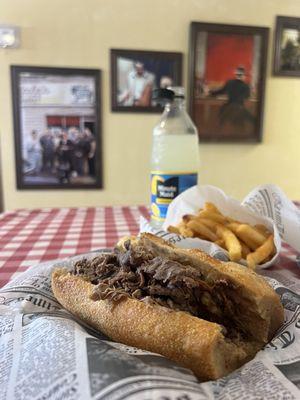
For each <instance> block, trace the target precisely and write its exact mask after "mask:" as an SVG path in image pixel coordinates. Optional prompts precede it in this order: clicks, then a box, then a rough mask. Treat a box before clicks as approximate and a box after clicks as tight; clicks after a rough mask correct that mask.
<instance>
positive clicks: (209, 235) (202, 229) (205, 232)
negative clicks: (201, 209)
mask: <svg viewBox="0 0 300 400" xmlns="http://www.w3.org/2000/svg"><path fill="white" fill-rule="evenodd" d="M187 227H188V228H190V229H191V230H192V231H193V232H195V233H197V234H199V235H201V236H203V237H204V238H205V239H208V240H210V241H212V242H215V241H216V240H218V237H217V235H216V234H215V233H214V232H213V231H211V230H210V229H209V228H207V226H205V225H204V224H202V223H201V220H197V219H194V220H191V221H190V222H188V224H187Z"/></svg>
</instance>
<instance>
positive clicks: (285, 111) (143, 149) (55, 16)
mask: <svg viewBox="0 0 300 400" xmlns="http://www.w3.org/2000/svg"><path fill="white" fill-rule="evenodd" d="M0 10H1V14H0V18H1V21H0V22H1V23H7V24H15V25H18V26H20V27H21V29H22V45H21V48H20V49H15V50H1V49H0V88H1V89H0V134H1V159H2V176H3V185H4V202H5V208H6V209H13V208H17V207H31V208H32V207H43V206H84V205H91V206H94V205H103V204H133V203H135V204H136V203H147V202H148V197H149V195H148V193H149V185H148V182H149V165H148V163H147V160H148V159H149V153H150V143H151V130H152V127H153V126H154V124H155V123H156V121H157V119H158V115H147V114H144V115H143V114H141V115H139V114H126V115H125V114H120V113H111V111H110V94H109V49H110V48H113V47H114V48H132V49H151V50H166V51H180V52H183V53H184V67H185V68H184V76H185V83H186V81H187V74H186V72H187V51H188V30H189V23H190V21H192V20H194V21H207V22H220V23H233V24H234V23H235V24H252V25H261V26H268V27H270V28H271V32H270V33H271V37H270V39H271V40H270V48H269V63H268V79H267V90H266V106H265V124H264V139H263V143H262V144H256V145H215V144H201V145H200V155H201V159H202V165H201V170H200V180H201V182H202V183H210V184H213V185H217V186H219V187H221V188H223V189H224V190H225V191H226V192H228V193H230V194H231V195H232V196H235V197H238V198H242V197H243V196H244V195H246V194H247V192H248V191H249V190H251V188H253V187H254V186H256V185H258V184H261V183H266V182H273V183H276V184H278V185H279V186H281V187H282V188H283V189H284V190H285V191H286V193H287V194H288V195H289V196H290V197H291V198H293V199H300V184H299V180H300V161H299V158H300V78H299V79H296V78H294V79H293V78H275V77H273V76H272V75H271V58H272V50H273V32H274V22H275V16H276V15H290V16H298V17H300V1H299V0H284V1H283V0H263V1H261V0H251V1H249V0H163V1H162V0H142V1H141V0H0ZM10 64H27V65H43V66H71V67H92V68H100V69H102V71H103V91H102V95H103V149H104V185H105V187H104V189H103V190H92V191H83V190H80V191H79V190H78V191H54V190H53V191H29V190H26V191H17V190H16V183H15V160H14V142H13V124H12V107H11V91H10V77H9V65H10Z"/></svg>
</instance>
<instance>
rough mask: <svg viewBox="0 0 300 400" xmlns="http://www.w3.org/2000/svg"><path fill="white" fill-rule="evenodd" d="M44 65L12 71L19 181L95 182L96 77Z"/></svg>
mask: <svg viewBox="0 0 300 400" xmlns="http://www.w3.org/2000/svg"><path fill="white" fill-rule="evenodd" d="M44 70H45V69H41V68H35V67H32V68H31V70H30V71H27V70H26V67H24V69H23V70H20V68H19V69H18V70H13V77H14V83H15V85H16V91H18V94H19V96H17V99H18V104H17V105H16V114H17V115H16V118H15V121H16V124H18V129H17V130H16V133H15V135H16V143H17V145H18V153H17V173H18V181H19V186H20V187H24V188H26V187H28V186H30V187H38V188H41V187H58V188H59V187H76V186H84V187H86V186H93V185H96V184H97V182H99V174H98V169H97V164H98V165H99V163H100V162H101V160H100V159H99V154H98V151H99V146H98V141H99V135H98V127H99V123H98V116H97V107H96V105H97V101H96V91H97V90H98V89H97V85H96V78H95V76H92V75H89V74H88V73H86V72H85V73H82V74H79V73H78V74H77V73H76V71H72V70H71V69H69V70H63V69H60V70H58V71H57V69H56V71H53V69H51V68H46V71H44ZM18 82H19V84H18V85H17V83H18Z"/></svg>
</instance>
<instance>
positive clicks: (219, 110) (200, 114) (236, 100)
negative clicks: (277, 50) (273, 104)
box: [189, 22, 268, 142]
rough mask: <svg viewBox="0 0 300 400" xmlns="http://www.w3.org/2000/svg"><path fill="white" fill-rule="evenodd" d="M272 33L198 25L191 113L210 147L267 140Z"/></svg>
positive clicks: (192, 54) (194, 25) (193, 26)
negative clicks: (265, 116)
mask: <svg viewBox="0 0 300 400" xmlns="http://www.w3.org/2000/svg"><path fill="white" fill-rule="evenodd" d="M267 41H268V28H262V27H252V26H251V27H248V26H237V25H220V24H209V23H200V22H193V23H192V24H191V31H190V58H189V63H190V76H189V82H190V96H189V97H190V101H189V111H190V114H191V117H192V118H193V120H194V122H195V124H196V126H197V129H198V133H199V139H200V140H202V141H208V142H258V141H261V139H262V126H263V103H264V92H265V76H266V58H267Z"/></svg>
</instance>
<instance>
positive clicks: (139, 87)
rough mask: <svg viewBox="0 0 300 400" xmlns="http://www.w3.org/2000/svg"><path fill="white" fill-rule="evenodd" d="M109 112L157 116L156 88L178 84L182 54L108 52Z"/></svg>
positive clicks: (180, 80) (132, 51) (180, 82)
mask: <svg viewBox="0 0 300 400" xmlns="http://www.w3.org/2000/svg"><path fill="white" fill-rule="evenodd" d="M110 55H111V108H112V111H121V112H161V110H162V108H161V107H160V106H159V105H158V104H156V103H155V101H153V99H152V91H153V90H154V89H156V88H165V87H168V86H180V85H181V84H182V54H181V53H167V52H160V51H140V50H119V49H111V53H110Z"/></svg>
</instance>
